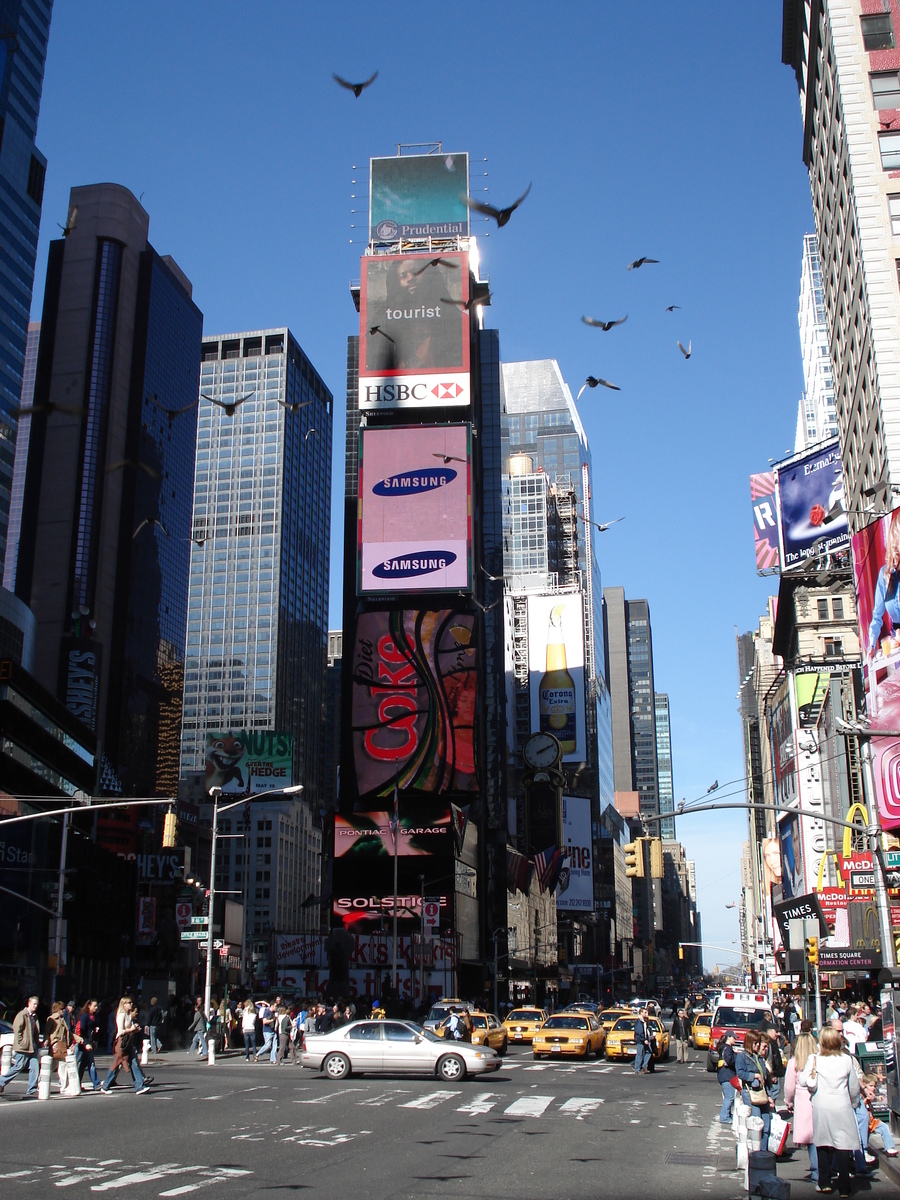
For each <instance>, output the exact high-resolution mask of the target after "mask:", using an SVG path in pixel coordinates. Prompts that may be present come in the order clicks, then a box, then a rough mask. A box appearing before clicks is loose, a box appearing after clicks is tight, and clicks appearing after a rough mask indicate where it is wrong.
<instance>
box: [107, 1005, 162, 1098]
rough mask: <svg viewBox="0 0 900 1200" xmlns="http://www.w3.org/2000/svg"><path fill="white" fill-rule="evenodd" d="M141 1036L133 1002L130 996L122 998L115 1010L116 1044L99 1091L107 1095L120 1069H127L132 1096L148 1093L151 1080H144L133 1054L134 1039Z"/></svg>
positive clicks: (135, 1056)
mask: <svg viewBox="0 0 900 1200" xmlns="http://www.w3.org/2000/svg"><path fill="white" fill-rule="evenodd" d="M140 1034H141V1026H140V1025H139V1024H138V1021H137V1019H136V1016H135V1011H134V1002H133V1000H132V999H131V997H130V996H123V997H122V999H121V1000H120V1001H119V1007H118V1008H117V1009H116V1044H115V1054H114V1057H113V1060H112V1064H111V1065H110V1068H109V1070H108V1071H107V1073H106V1078H105V1079H104V1080H103V1083H102V1084H101V1085H100V1091H101V1092H103V1093H104V1095H107V1096H108V1095H109V1090H110V1088H111V1087H112V1086H113V1085H114V1084H115V1082H116V1080H117V1079H118V1077H119V1071H120V1070H121V1069H122V1067H127V1068H128V1070H129V1071H130V1072H131V1076H132V1078H133V1080H134V1094H135V1095H136V1096H142V1095H143V1094H144V1092H149V1091H150V1087H149V1084H150V1082H151V1080H150V1079H149V1078H147V1079H145V1078H144V1075H143V1072H142V1071H141V1068H140V1064H139V1062H138V1059H137V1055H136V1054H135V1045H134V1041H135V1038H137V1037H139V1036H140Z"/></svg>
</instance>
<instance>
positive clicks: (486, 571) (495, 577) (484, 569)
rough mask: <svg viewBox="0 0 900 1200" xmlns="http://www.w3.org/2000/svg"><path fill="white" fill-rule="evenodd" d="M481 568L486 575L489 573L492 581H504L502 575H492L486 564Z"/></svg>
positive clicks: (488, 575)
mask: <svg viewBox="0 0 900 1200" xmlns="http://www.w3.org/2000/svg"><path fill="white" fill-rule="evenodd" d="M481 569H482V571H484V573H485V575H487V577H488V579H490V580H491V582H492V583H503V576H502V575H492V574H491V573H490V571H489V570H488V569H487V567H485V566H482V568H481Z"/></svg>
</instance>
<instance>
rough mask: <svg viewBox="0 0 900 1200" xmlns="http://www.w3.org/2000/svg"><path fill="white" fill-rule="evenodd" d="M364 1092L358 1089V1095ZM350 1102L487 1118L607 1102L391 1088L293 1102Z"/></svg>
mask: <svg viewBox="0 0 900 1200" xmlns="http://www.w3.org/2000/svg"><path fill="white" fill-rule="evenodd" d="M361 1090H362V1089H359V1088H357V1089H355V1091H357V1092H359V1091H361ZM408 1097H409V1098H408ZM348 1100H349V1102H350V1104H351V1105H352V1106H353V1107H357V1108H382V1107H384V1106H386V1105H391V1106H393V1107H395V1108H399V1109H415V1110H418V1111H419V1112H428V1111H429V1110H431V1109H435V1108H440V1107H442V1106H445V1105H446V1106H447V1108H448V1109H453V1110H454V1111H455V1112H458V1113H464V1114H465V1115H466V1116H484V1115H485V1114H486V1113H490V1112H494V1113H496V1114H497V1115H503V1116H508V1117H543V1116H544V1115H561V1116H563V1117H584V1116H588V1115H589V1114H590V1113H593V1112H596V1111H597V1109H598V1108H599V1107H600V1105H601V1104H603V1103H605V1098H604V1097H603V1096H570V1097H568V1098H567V1099H559V1098H558V1097H557V1096H555V1095H549V1096H548V1095H537V1094H532V1093H531V1092H529V1093H527V1094H525V1095H523V1096H519V1097H518V1098H517V1099H515V1100H512V1101H510V1096H509V1094H508V1093H504V1092H477V1093H476V1094H475V1095H474V1096H470V1094H469V1091H468V1089H466V1090H461V1089H456V1090H453V1091H450V1090H447V1089H440V1090H438V1091H434V1092H426V1093H425V1094H424V1095H420V1096H414V1095H413V1094H412V1092H411V1090H410V1089H409V1088H388V1089H387V1090H386V1091H381V1092H376V1093H375V1094H374V1095H370V1096H366V1097H365V1098H364V1099H363V1098H359V1097H354V1096H353V1093H352V1092H347V1091H329V1092H323V1093H321V1094H320V1095H317V1096H308V1097H303V1098H302V1099H299V1100H294V1101H293V1102H292V1103H293V1104H297V1105H303V1106H304V1107H307V1106H316V1107H319V1108H332V1109H337V1108H340V1107H342V1103H341V1102H342V1101H343V1102H344V1103H346V1102H347V1101H348ZM459 1100H465V1103H463V1104H458V1103H457V1101H459ZM557 1101H558V1103H557Z"/></svg>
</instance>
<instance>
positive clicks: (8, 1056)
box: [0, 1046, 12, 1075]
mask: <svg viewBox="0 0 900 1200" xmlns="http://www.w3.org/2000/svg"><path fill="white" fill-rule="evenodd" d="M11 1068H12V1046H4V1047H3V1049H2V1050H0V1075H5V1074H6V1073H7V1071H9V1070H10V1069H11Z"/></svg>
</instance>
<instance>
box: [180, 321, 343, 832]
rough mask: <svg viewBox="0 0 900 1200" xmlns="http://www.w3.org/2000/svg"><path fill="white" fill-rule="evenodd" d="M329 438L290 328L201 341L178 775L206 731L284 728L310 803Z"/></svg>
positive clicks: (328, 418)
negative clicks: (288, 734) (291, 736)
mask: <svg viewBox="0 0 900 1200" xmlns="http://www.w3.org/2000/svg"><path fill="white" fill-rule="evenodd" d="M292 406H294V407H292ZM331 438H332V396H331V392H330V391H329V390H328V388H327V387H326V386H325V384H324V383H323V381H322V379H321V377H320V376H319V374H318V372H317V371H316V370H315V368H314V367H313V365H312V364H311V363H310V361H309V359H308V358H307V357H306V355H305V354H304V353H303V350H302V349H301V348H300V346H299V345H298V343H297V341H296V339H295V338H294V337H293V336H292V334H291V333H290V330H288V329H266V330H257V331H255V332H250V333H235V334H228V335H223V336H219V337H214V338H204V340H203V353H202V363H201V367H200V412H199V419H198V423H197V458H196V473H195V480H194V514H193V527H192V532H191V537H192V539H193V544H192V545H191V547H190V550H191V564H190V593H189V598H188V622H187V643H186V657H185V689H184V714H183V723H182V737H181V775H182V777H183V776H185V775H186V774H187V773H189V772H196V771H201V770H202V769H203V764H204V757H205V747H206V734H207V733H208V732H209V733H216V732H223V731H228V730H251V731H252V730H281V731H284V732H287V733H291V734H293V738H294V764H293V766H294V770H293V774H294V781H295V782H297V783H302V784H303V785H304V789H305V790H304V800H307V801H309V803H310V805H311V806H312V811H313V812H314V813H315V812H317V811H318V808H319V802H320V799H321V798H322V794H323V793H322V771H323V767H324V763H323V755H322V729H323V721H324V712H325V666H326V648H327V637H328V621H327V613H328V566H329V540H330V516H331Z"/></svg>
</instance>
